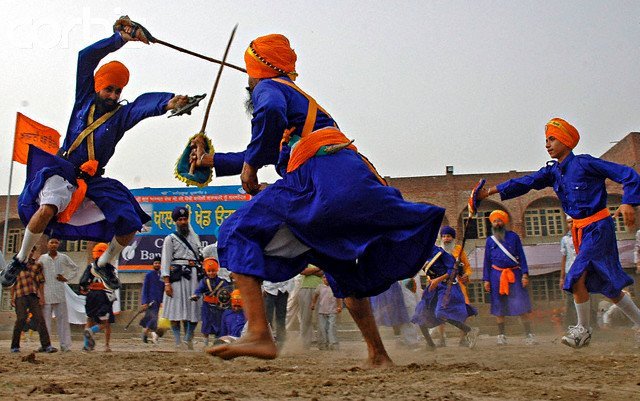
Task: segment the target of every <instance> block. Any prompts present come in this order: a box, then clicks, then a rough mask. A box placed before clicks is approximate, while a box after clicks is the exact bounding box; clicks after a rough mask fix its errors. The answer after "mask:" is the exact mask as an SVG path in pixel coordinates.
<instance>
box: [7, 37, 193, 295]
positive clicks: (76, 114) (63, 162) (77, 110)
mask: <svg viewBox="0 0 640 401" xmlns="http://www.w3.org/2000/svg"><path fill="white" fill-rule="evenodd" d="M131 33H132V30H131V28H130V27H126V28H123V30H122V31H119V32H115V33H114V34H113V35H112V36H111V37H109V38H106V39H103V40H100V41H98V42H96V43H94V44H92V45H91V46H89V47H87V48H85V49H83V50H81V51H80V53H79V55H78V71H77V76H76V98H75V104H74V107H73V111H72V113H71V119H70V121H69V127H68V129H67V135H66V137H65V140H64V144H63V145H62V147H61V148H60V151H59V152H58V155H56V156H54V155H51V154H49V153H46V152H44V151H42V150H40V149H38V148H36V147H33V146H30V148H29V158H28V163H27V177H26V182H25V187H24V189H23V191H22V194H21V195H20V197H19V199H18V212H19V214H20V219H21V220H22V223H23V224H24V225H25V226H26V227H27V228H26V230H25V235H24V238H23V241H22V247H21V249H20V251H19V252H18V254H17V255H15V256H14V258H13V260H12V261H11V263H10V264H9V266H8V267H7V269H6V270H4V271H3V272H2V277H1V278H2V285H3V286H5V287H10V286H12V285H13V283H14V282H15V276H16V275H17V273H18V272H19V271H20V270H23V269H25V268H26V264H25V262H26V260H27V256H28V251H29V250H30V249H31V248H32V247H33V246H34V245H35V244H36V243H37V242H38V240H39V239H40V236H41V235H42V234H43V233H45V234H46V235H49V236H51V235H54V236H56V237H57V238H60V239H65V240H90V241H97V242H109V241H110V244H109V248H108V249H107V251H106V252H105V253H104V254H103V255H102V256H101V257H100V258H99V259H98V260H97V261H96V262H95V263H94V265H93V267H92V271H93V273H94V274H95V275H96V276H98V277H100V278H102V279H103V280H104V283H105V285H106V286H107V287H109V288H111V289H116V288H119V286H120V282H119V280H118V278H117V276H116V275H115V269H114V267H113V264H114V263H115V261H116V260H117V258H118V256H119V254H120V252H121V251H122V249H123V248H124V247H125V246H126V245H127V244H129V242H131V240H132V239H133V236H134V235H135V233H136V231H138V230H139V229H140V228H141V227H142V225H143V224H144V223H145V222H147V221H149V220H150V217H149V216H148V215H147V214H146V213H145V212H144V211H143V210H142V209H141V208H140V205H139V204H138V203H137V202H136V200H135V198H134V197H133V195H132V194H131V192H129V190H128V189H127V188H126V187H125V186H124V185H122V184H121V183H120V182H118V181H116V180H114V179H110V178H105V177H102V174H103V173H104V167H105V166H106V164H107V163H108V161H109V159H111V157H112V156H113V154H114V152H115V148H116V144H117V143H118V142H119V141H120V140H121V139H122V137H123V135H124V134H125V132H127V131H128V130H129V129H131V128H133V126H135V125H136V124H137V123H138V122H140V121H141V120H143V119H145V118H147V117H152V116H160V115H162V114H164V113H165V112H166V111H167V110H171V109H175V108H179V107H182V106H183V105H185V104H186V102H187V97H186V96H174V94H172V93H161V92H156V93H145V94H142V95H141V96H139V97H138V98H137V99H136V100H135V101H133V102H131V103H127V104H119V103H118V100H119V99H120V94H121V92H122V89H123V88H124V86H125V85H126V84H127V83H128V81H129V71H128V70H127V68H126V67H125V66H124V65H123V64H122V63H120V62H118V61H111V62H109V63H106V64H104V65H103V66H102V67H100V68H99V69H98V71H96V73H95V76H94V71H95V69H96V68H97V67H98V63H99V62H100V60H102V59H103V58H104V57H106V56H107V55H109V54H110V53H112V52H115V51H117V50H118V49H120V48H121V47H122V46H124V44H125V43H126V42H128V41H137V40H138V38H137V37H132V36H131ZM137 33H138V35H140V34H141V31H140V30H138V31H137Z"/></svg>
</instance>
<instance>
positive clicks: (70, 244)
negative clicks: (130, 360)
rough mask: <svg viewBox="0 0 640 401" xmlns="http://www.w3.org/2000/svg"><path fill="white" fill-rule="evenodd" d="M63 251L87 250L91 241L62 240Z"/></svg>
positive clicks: (61, 247)
mask: <svg viewBox="0 0 640 401" xmlns="http://www.w3.org/2000/svg"><path fill="white" fill-rule="evenodd" d="M61 242H62V243H61V244H60V249H61V250H62V252H83V251H86V250H87V244H88V243H89V241H61Z"/></svg>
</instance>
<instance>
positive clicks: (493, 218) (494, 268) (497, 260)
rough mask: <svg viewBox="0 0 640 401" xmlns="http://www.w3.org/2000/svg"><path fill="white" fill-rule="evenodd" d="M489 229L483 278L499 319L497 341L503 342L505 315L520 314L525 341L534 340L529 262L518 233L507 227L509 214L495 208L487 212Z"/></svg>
mask: <svg viewBox="0 0 640 401" xmlns="http://www.w3.org/2000/svg"><path fill="white" fill-rule="evenodd" d="M489 221H490V222H491V232H492V234H493V235H491V236H490V237H488V238H487V241H486V244H485V248H484V268H483V273H482V281H483V282H484V289H485V291H487V292H489V293H490V294H491V314H492V315H494V316H495V317H496V321H497V323H498V345H506V344H507V337H506V335H505V330H504V329H505V327H504V321H505V319H504V318H505V316H520V319H521V320H522V325H523V326H524V332H525V343H526V344H527V345H535V344H537V341H536V339H535V336H534V334H533V332H532V331H531V299H530V298H529V290H528V289H527V287H528V285H529V266H528V265H527V257H526V256H525V254H524V249H523V248H522V242H521V241H520V237H519V236H518V234H516V233H514V232H513V231H511V230H507V229H506V228H505V225H506V224H507V223H509V215H508V214H507V213H506V212H505V211H503V210H494V211H493V212H491V214H490V215H489Z"/></svg>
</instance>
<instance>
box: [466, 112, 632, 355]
mask: <svg viewBox="0 0 640 401" xmlns="http://www.w3.org/2000/svg"><path fill="white" fill-rule="evenodd" d="M579 140H580V134H579V133H578V130H577V129H576V128H575V127H574V126H573V125H571V124H569V123H568V122H567V121H565V120H563V119H561V118H552V119H551V120H550V121H549V122H548V123H547V124H546V125H545V147H546V149H547V153H549V156H551V158H553V159H556V160H555V161H550V162H547V165H546V166H545V167H543V168H541V169H540V170H538V171H536V172H535V173H532V174H529V175H526V176H524V177H520V178H514V179H511V180H509V181H506V182H503V183H501V184H498V185H497V186H495V187H491V188H486V187H485V189H484V190H483V191H480V192H479V194H478V200H482V199H484V198H486V197H487V196H489V195H492V194H497V193H499V194H500V197H501V198H502V199H503V200H505V199H511V198H515V197H518V196H521V195H524V194H526V193H527V192H529V191H530V190H532V189H536V190H540V189H543V188H547V187H552V188H553V190H554V191H555V193H556V195H558V199H560V203H561V204H562V209H563V210H564V212H565V213H566V214H568V215H569V216H571V217H572V218H573V223H572V229H571V231H572V238H573V246H574V248H575V250H576V259H575V260H574V262H573V264H572V265H571V269H570V270H569V272H568V273H567V274H566V278H565V281H564V286H563V289H564V290H565V291H570V292H572V293H573V301H574V304H575V307H576V313H577V315H578V322H577V324H576V325H575V326H570V327H569V330H568V332H567V334H566V335H565V336H564V337H562V343H563V344H565V345H568V346H570V347H573V348H581V347H584V346H586V345H588V344H589V342H590V340H591V313H590V309H591V300H590V295H589V293H592V292H595V293H600V294H602V295H604V296H606V297H607V298H609V299H610V300H611V301H612V302H613V303H614V304H616V305H617V306H618V307H619V308H620V309H621V310H622V311H623V312H624V314H625V315H626V316H627V317H628V318H629V320H631V321H632V322H633V323H634V326H635V327H636V330H635V335H636V342H637V343H638V345H640V329H638V327H640V308H638V306H637V305H636V304H635V303H634V302H633V300H632V299H631V297H630V296H629V295H627V294H625V292H624V291H622V289H623V288H625V287H626V286H629V285H631V284H633V279H632V278H631V277H629V275H627V274H626V273H625V272H624V270H622V265H621V264H620V257H619V254H618V245H617V242H616V230H615V225H614V222H613V218H612V217H611V213H610V212H609V209H608V208H607V189H606V186H605V181H606V180H607V179H610V180H612V181H615V182H617V183H618V184H622V189H623V191H624V194H623V195H622V204H621V205H620V207H619V208H618V210H616V212H615V216H616V217H617V216H620V215H622V217H623V219H624V224H625V225H626V226H627V227H629V228H632V227H633V226H635V207H636V206H638V205H640V175H638V173H637V172H636V171H635V170H634V169H633V168H631V167H629V166H623V165H620V164H616V163H611V162H608V161H605V160H601V159H598V158H595V157H593V156H591V155H586V154H585V155H575V154H573V148H575V147H576V146H577V145H578V141H579Z"/></svg>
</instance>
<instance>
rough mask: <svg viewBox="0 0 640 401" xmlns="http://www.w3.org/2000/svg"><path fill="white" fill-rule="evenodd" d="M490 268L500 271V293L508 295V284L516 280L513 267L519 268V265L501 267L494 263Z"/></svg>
mask: <svg viewBox="0 0 640 401" xmlns="http://www.w3.org/2000/svg"><path fill="white" fill-rule="evenodd" d="M491 268H493V269H495V270H497V271H499V272H500V295H509V284H512V283H515V282H516V275H515V273H514V272H513V269H519V268H520V266H514V267H505V268H502V267H498V266H495V265H494V266H491Z"/></svg>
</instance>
